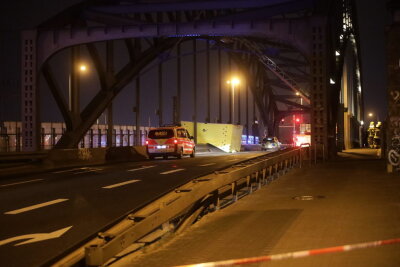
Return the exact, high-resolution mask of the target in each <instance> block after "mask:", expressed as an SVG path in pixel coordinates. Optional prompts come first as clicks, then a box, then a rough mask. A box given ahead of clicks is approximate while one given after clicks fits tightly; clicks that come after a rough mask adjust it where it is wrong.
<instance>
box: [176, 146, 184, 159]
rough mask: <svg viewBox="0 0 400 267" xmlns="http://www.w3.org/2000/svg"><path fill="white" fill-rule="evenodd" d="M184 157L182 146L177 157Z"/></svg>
mask: <svg viewBox="0 0 400 267" xmlns="http://www.w3.org/2000/svg"><path fill="white" fill-rule="evenodd" d="M182 157H183V148H181V149H180V150H179V153H178V155H177V158H178V159H181V158H182Z"/></svg>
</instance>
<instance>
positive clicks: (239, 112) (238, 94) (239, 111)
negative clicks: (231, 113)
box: [237, 84, 242, 125]
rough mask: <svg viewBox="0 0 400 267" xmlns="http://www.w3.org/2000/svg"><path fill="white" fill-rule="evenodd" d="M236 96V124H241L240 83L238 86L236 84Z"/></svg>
mask: <svg viewBox="0 0 400 267" xmlns="http://www.w3.org/2000/svg"><path fill="white" fill-rule="evenodd" d="M237 92H238V93H237V96H238V97H237V98H238V124H239V125H240V124H242V120H241V117H242V113H241V110H240V109H241V105H240V84H238V86H237Z"/></svg>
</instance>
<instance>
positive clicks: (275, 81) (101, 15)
mask: <svg viewBox="0 0 400 267" xmlns="http://www.w3.org/2000/svg"><path fill="white" fill-rule="evenodd" d="M358 51H359V46H358V36H357V23H356V14H355V2H354V1H351V0H340V1H334V0H323V1H322V0H320V1H318V0H235V1H234V0H227V1H225V0H224V1H176V2H172V1H159V3H157V1H145V0H143V1H129V0H124V1H96V0H93V1H85V2H83V3H81V4H77V5H74V6H71V7H70V8H68V9H66V10H64V11H63V12H62V13H60V14H58V15H57V16H55V17H53V18H51V19H50V20H48V21H47V22H45V23H43V24H42V25H40V26H39V27H38V28H36V29H34V30H27V31H24V32H23V33H22V62H21V64H22V65H21V66H22V70H21V73H22V83H21V86H22V94H21V95H22V102H21V103H22V132H21V134H22V138H23V139H22V147H23V150H25V151H35V150H38V149H39V148H40V130H41V129H40V123H41V119H40V110H41V109H43V103H41V100H40V99H41V96H39V92H40V91H42V92H43V91H44V92H51V94H52V96H53V98H54V100H55V103H56V105H57V108H58V110H59V111H57V112H60V113H61V114H62V117H63V119H64V122H65V125H66V130H65V132H64V134H63V135H62V137H61V138H60V140H59V141H58V143H57V144H56V147H55V148H56V149H57V148H75V147H77V146H78V144H79V142H80V141H81V140H82V138H83V137H84V135H85V134H86V133H87V132H88V130H89V129H90V128H91V127H92V125H94V124H95V123H96V120H98V119H99V118H100V117H101V116H102V114H107V117H108V121H107V123H108V125H109V129H112V124H113V120H112V118H113V117H114V118H115V116H116V114H114V115H113V107H114V109H115V105H116V104H115V101H116V100H115V99H116V98H117V97H118V96H119V95H121V94H122V92H123V91H124V90H126V88H127V87H130V88H134V89H135V98H134V99H132V106H133V112H134V114H135V120H133V118H132V121H135V123H136V126H141V125H144V124H147V122H146V121H145V120H144V119H143V118H146V116H144V115H143V114H145V113H146V112H147V113H149V112H150V113H154V110H151V108H150V106H151V105H153V104H154V105H155V106H156V114H157V116H158V124H163V123H165V122H171V121H173V122H178V121H180V120H182V119H184V117H185V116H186V118H187V117H188V116H189V118H190V120H192V121H194V122H195V125H196V123H197V122H217V123H234V124H242V125H243V126H244V129H245V131H246V133H247V134H249V132H250V131H251V132H252V134H256V135H257V134H258V135H263V134H264V133H265V134H268V135H277V134H278V127H279V123H280V122H281V120H282V119H284V118H286V117H289V116H293V115H297V114H304V115H303V116H304V117H305V118H309V120H310V123H311V134H312V145H316V146H317V147H320V150H319V152H318V153H319V155H320V156H322V153H326V154H327V155H324V156H328V154H329V155H332V154H334V153H335V152H336V151H337V150H338V149H339V150H341V149H344V148H351V147H353V146H357V144H360V142H362V139H361V136H362V134H361V130H362V120H363V118H362V103H363V101H362V85H361V79H360V59H359V53H358ZM83 55H84V56H85V57H89V58H90V65H91V66H93V69H95V71H94V70H91V71H92V72H96V77H97V81H95V82H93V83H92V84H91V85H87V83H86V86H85V87H84V86H82V81H80V80H82V77H81V78H80V76H81V75H80V74H79V73H78V71H77V70H76V65H77V63H78V62H79V61H80V60H81V57H82V56H83ZM121 58H122V59H121ZM188 58H189V59H190V60H191V63H190V64H189V63H187V62H186V61H185V60H187V59H188ZM65 61H66V62H65ZM184 61H185V62H186V63H185V62H184ZM171 62H172V63H171ZM168 64H170V65H168ZM171 64H172V65H171ZM171 66H172V67H171ZM199 66H203V67H202V68H201V69H200V68H199ZM227 69H228V70H227ZM229 70H230V71H229ZM149 71H152V72H153V73H154V75H153V76H154V79H153V80H154V81H156V82H157V86H155V87H151V90H153V91H152V95H153V96H154V98H153V101H152V102H151V103H150V102H149V101H146V100H143V94H144V93H146V92H147V90H149V89H143V88H146V85H145V83H144V82H143V80H142V76H143V75H145V73H148V72H149ZM184 71H185V73H186V74H184V73H183V72H184ZM60 72H62V73H64V76H61V75H60ZM231 72H235V73H240V76H241V77H242V80H245V82H243V84H241V88H240V90H239V91H238V92H237V93H236V94H232V90H228V89H227V85H226V74H227V73H231ZM188 73H189V74H188ZM187 80H189V81H190V82H189V83H188V82H187ZM183 81H186V84H184V82H183ZM80 87H81V88H80ZM89 87H90V88H97V89H96V90H95V92H94V93H93V95H92V96H91V98H90V99H89V100H86V102H85V101H83V100H82V99H81V95H82V94H83V93H84V91H86V90H88V88H89ZM171 88H173V89H171ZM144 90H146V92H144ZM171 90H172V91H173V92H172V93H171ZM167 94H172V96H173V97H164V96H166V95H167ZM232 98H233V99H232ZM165 99H167V100H165ZM171 99H173V101H171ZM42 102H43V101H42ZM215 103H216V104H215ZM185 105H186V106H185ZM132 106H131V107H130V112H132ZM235 106H236V109H237V110H238V112H235V110H234V107H235ZM171 110H172V112H170V111H171ZM226 110H228V112H227V111H226ZM232 111H233V112H232ZM168 112H169V113H168ZM167 114H173V115H172V116H171V119H170V120H169V121H168V119H167V117H168V116H167ZM103 116H104V115H103ZM139 128H140V127H136V129H139ZM257 129H258V130H259V133H257ZM111 134H112V133H110V139H109V140H111ZM136 136H139V135H138V134H137V135H136ZM136 144H137V145H140V140H139V138H137V140H136Z"/></svg>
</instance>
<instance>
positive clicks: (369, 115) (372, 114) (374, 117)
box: [368, 112, 379, 122]
mask: <svg viewBox="0 0 400 267" xmlns="http://www.w3.org/2000/svg"><path fill="white" fill-rule="evenodd" d="M368 117H370V118H371V120H372V119H375V120H376V122H378V121H379V115H378V114H374V113H372V112H369V113H368Z"/></svg>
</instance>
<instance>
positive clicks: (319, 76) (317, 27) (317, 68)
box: [310, 21, 330, 157]
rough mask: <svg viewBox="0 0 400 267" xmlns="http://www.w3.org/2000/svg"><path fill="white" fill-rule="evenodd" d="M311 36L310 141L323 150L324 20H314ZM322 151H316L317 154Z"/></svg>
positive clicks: (325, 110) (325, 142)
mask: <svg viewBox="0 0 400 267" xmlns="http://www.w3.org/2000/svg"><path fill="white" fill-rule="evenodd" d="M311 36H312V40H313V41H312V52H311V56H310V58H311V73H312V82H311V84H312V87H311V95H310V99H311V127H312V129H311V134H312V140H311V143H312V145H314V146H315V147H317V145H318V147H321V146H323V147H325V149H324V151H327V150H329V148H328V120H327V115H328V105H327V98H328V92H329V81H330V80H329V69H328V68H329V67H328V65H329V64H328V62H329V58H327V54H328V53H327V52H328V51H329V49H328V47H327V43H328V41H327V40H328V37H327V34H326V22H325V21H316V23H314V24H313V25H312V27H311ZM321 152H322V151H318V156H322V157H325V155H321Z"/></svg>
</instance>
